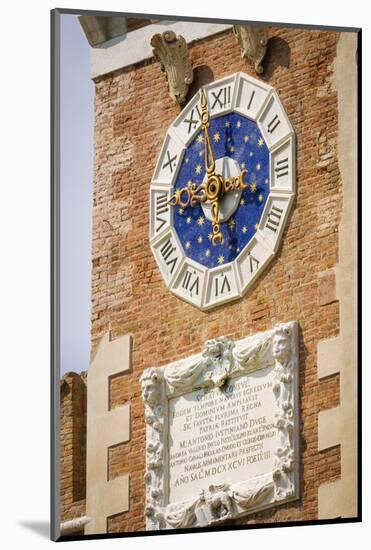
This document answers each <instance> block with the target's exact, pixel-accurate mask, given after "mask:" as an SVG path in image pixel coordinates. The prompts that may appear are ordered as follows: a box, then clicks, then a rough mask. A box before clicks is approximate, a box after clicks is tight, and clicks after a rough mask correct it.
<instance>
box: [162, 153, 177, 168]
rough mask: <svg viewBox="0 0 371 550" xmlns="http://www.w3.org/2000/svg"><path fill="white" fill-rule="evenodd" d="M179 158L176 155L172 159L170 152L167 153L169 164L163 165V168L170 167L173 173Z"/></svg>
mask: <svg viewBox="0 0 371 550" xmlns="http://www.w3.org/2000/svg"><path fill="white" fill-rule="evenodd" d="M177 156H178V155H174V156H173V157H171V156H170V153H169V151H167V162H165V163H164V164H163V166H162V168H166V167H167V166H168V167H169V168H170V172H171V173H173V163H174V166H175V163H176V159H177Z"/></svg>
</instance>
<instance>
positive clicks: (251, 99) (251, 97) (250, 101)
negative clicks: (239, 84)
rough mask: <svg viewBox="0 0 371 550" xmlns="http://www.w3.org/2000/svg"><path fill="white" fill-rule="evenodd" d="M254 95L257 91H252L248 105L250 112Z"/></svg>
mask: <svg viewBox="0 0 371 550" xmlns="http://www.w3.org/2000/svg"><path fill="white" fill-rule="evenodd" d="M254 95H255V90H253V91H252V94H251V96H250V99H249V103H248V105H247V110H249V109H250V107H251V104H252V101H253V99H254Z"/></svg>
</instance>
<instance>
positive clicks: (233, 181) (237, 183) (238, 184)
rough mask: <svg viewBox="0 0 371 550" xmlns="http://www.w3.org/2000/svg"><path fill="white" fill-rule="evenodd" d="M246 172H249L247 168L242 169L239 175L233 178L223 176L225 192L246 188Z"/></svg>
mask: <svg viewBox="0 0 371 550" xmlns="http://www.w3.org/2000/svg"><path fill="white" fill-rule="evenodd" d="M245 174H247V170H242V172H241V174H240V175H239V176H234V177H233V178H225V179H224V178H222V185H223V193H228V192H229V191H235V190H236V189H246V188H247V184H246V183H245V182H244V181H243V178H244V176H245Z"/></svg>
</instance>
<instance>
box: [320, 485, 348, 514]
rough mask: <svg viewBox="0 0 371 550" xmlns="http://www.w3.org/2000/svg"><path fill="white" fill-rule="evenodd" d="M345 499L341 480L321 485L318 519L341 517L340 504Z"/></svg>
mask: <svg viewBox="0 0 371 550" xmlns="http://www.w3.org/2000/svg"><path fill="white" fill-rule="evenodd" d="M343 498H344V497H343V495H342V483H341V480H340V479H338V480H336V481H333V482H331V483H325V484H323V485H320V486H319V488H318V519H332V518H338V517H341V509H340V504H339V503H341V501H342V499H343Z"/></svg>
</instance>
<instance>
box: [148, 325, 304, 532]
mask: <svg viewBox="0 0 371 550" xmlns="http://www.w3.org/2000/svg"><path fill="white" fill-rule="evenodd" d="M258 371H262V372H261V373H260V374H259V375H261V376H263V377H264V376H269V380H270V383H269V388H270V389H269V391H270V392H272V394H271V397H272V418H273V424H272V425H273V426H274V432H273V436H272V437H273V442H274V453H273V454H274V457H272V460H271V462H270V463H269V464H271V465H272V467H271V468H270V470H269V471H267V472H264V473H263V474H260V475H258V476H249V468H248V467H246V469H245V470H244V471H246V476H244V479H241V480H240V481H238V482H235V480H234V481H233V482H232V483H230V482H229V480H228V476H226V478H225V480H223V482H220V479H219V480H218V482H214V483H213V482H212V479H210V480H209V481H208V482H205V484H204V486H203V487H202V490H201V491H198V492H197V494H194V495H192V496H191V497H190V496H189V495H187V497H186V498H185V499H184V500H182V499H181V500H177V501H176V502H169V490H170V488H169V473H170V464H169V457H170V452H169V425H170V422H171V419H170V420H169V403H170V401H171V400H172V399H175V398H177V397H180V396H184V395H188V394H190V392H194V391H202V392H204V393H205V394H206V392H210V391H215V392H223V391H225V389H226V388H228V387H230V386H228V384H231V383H232V382H233V380H247V382H248V381H249V377H251V376H253V375H255V374H256V373H257V372H258ZM140 382H141V386H142V397H143V401H144V406H145V421H146V473H145V476H144V479H145V485H146V507H145V516H146V529H147V530H159V529H180V528H191V527H192V528H193V527H203V526H207V525H217V524H219V523H221V522H224V521H226V520H228V519H233V518H237V517H240V516H243V515H247V514H251V513H254V512H257V511H259V510H262V509H266V508H269V507H272V506H277V505H279V504H282V503H286V502H289V501H292V500H296V499H297V498H299V496H300V495H299V404H298V323H297V322H296V321H292V322H289V323H285V324H278V325H276V326H275V327H274V328H273V329H272V330H269V331H266V332H263V333H259V334H256V335H253V336H250V337H247V338H244V339H242V340H238V341H236V342H234V341H233V340H231V339H229V338H225V337H220V338H216V339H214V340H209V341H207V342H206V343H205V348H204V350H203V352H202V353H200V354H197V355H194V356H192V357H188V358H186V359H182V360H180V361H177V362H175V363H172V364H169V365H166V366H164V367H158V368H149V369H146V370H145V371H144V372H143V374H142V376H141V379H140ZM269 395H270V394H269ZM271 433H272V432H271Z"/></svg>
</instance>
